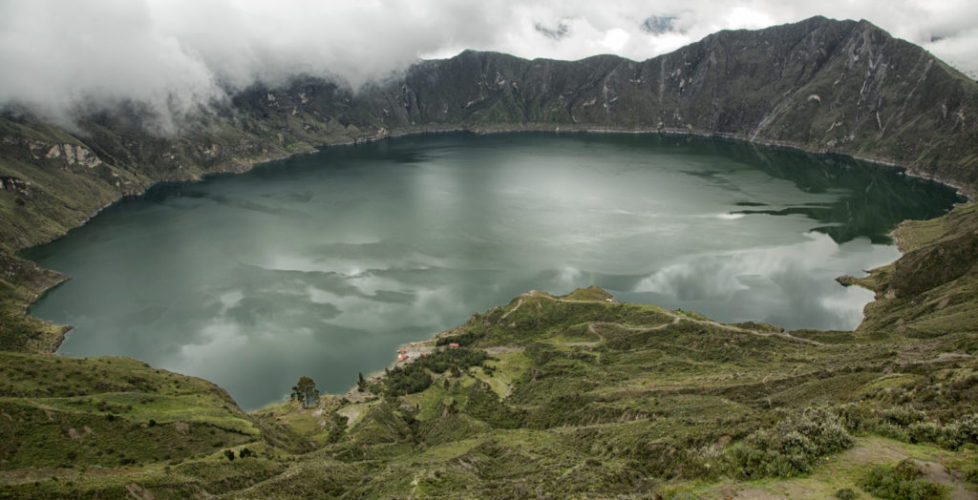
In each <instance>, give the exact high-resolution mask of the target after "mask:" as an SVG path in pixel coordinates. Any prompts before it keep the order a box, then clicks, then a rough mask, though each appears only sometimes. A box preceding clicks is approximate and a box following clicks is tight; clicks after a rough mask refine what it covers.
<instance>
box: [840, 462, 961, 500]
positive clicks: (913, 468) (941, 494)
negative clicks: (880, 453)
mask: <svg viewBox="0 0 978 500" xmlns="http://www.w3.org/2000/svg"><path fill="white" fill-rule="evenodd" d="M921 475H922V472H921V471H920V467H919V466H918V465H917V464H916V463H914V461H913V460H910V459H906V460H903V461H902V462H900V463H898V464H896V465H895V466H893V467H892V468H891V467H886V466H882V465H878V466H876V467H873V468H872V469H871V470H870V471H869V474H867V475H866V477H865V478H864V479H863V481H862V482H860V484H859V485H860V486H861V487H862V488H863V489H865V490H866V491H868V492H869V493H871V494H873V495H874V496H877V497H879V498H886V499H893V500H939V499H942V498H946V497H947V490H946V489H945V488H944V487H942V486H940V485H937V484H934V483H932V482H930V481H925V480H923V479H921V478H920V476H921Z"/></svg>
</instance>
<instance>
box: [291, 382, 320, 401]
mask: <svg viewBox="0 0 978 500" xmlns="http://www.w3.org/2000/svg"><path fill="white" fill-rule="evenodd" d="M292 399H293V400H295V401H298V402H299V403H301V404H302V407H303V408H309V407H310V406H313V405H315V404H316V402H317V401H318V400H319V389H316V382H313V380H312V379H311V378H309V377H300V378H299V383H297V384H296V385H294V386H292Z"/></svg>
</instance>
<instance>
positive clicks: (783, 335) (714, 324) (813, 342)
mask: <svg viewBox="0 0 978 500" xmlns="http://www.w3.org/2000/svg"><path fill="white" fill-rule="evenodd" d="M523 295H525V296H530V297H542V298H545V299H548V300H552V301H554V302H565V303H571V304H581V303H593V304H605V303H607V302H606V301H603V300H570V299H562V298H559V297H554V296H552V295H548V294H544V293H541V292H538V291H537V290H530V291H529V292H527V293H525V294H523ZM522 304H523V299H522V296H521V298H520V299H519V302H517V306H516V307H514V308H513V309H511V310H510V311H509V312H512V311H515V310H516V308H517V307H519V306H520V305H522ZM662 313H663V314H665V315H667V316H671V317H672V323H665V324H662V325H656V326H653V327H638V326H630V325H622V324H619V323H607V324H612V325H617V326H619V327H621V328H624V329H627V330H638V331H648V330H662V329H665V328H667V327H669V326H670V325H675V324H677V323H679V322H680V321H689V322H692V323H698V324H701V325H706V326H712V327H714V328H719V329H721V330H727V331H730V332H737V333H746V334H748V335H756V336H758V337H780V338H782V339H785V340H791V341H794V342H801V343H803V344H808V345H813V346H821V345H823V344H822V343H821V342H819V341H817V340H811V339H803V338H800V337H795V336H793V335H791V334H789V333H775V332H758V331H755V330H750V329H747V328H741V327H739V326H734V325H727V324H724V323H719V322H717V321H713V320H705V319H695V318H689V317H686V316H682V315H680V314H678V313H676V312H674V311H670V310H668V309H662ZM507 314H508V313H507ZM503 317H505V316H503ZM588 326H589V329H591V331H592V333H595V334H597V332H594V330H593V329H592V328H590V327H591V326H593V325H588ZM597 335H599V336H600V334H597ZM602 338H603V337H602ZM595 344H596V343H590V342H573V343H570V344H566V345H582V346H587V345H595Z"/></svg>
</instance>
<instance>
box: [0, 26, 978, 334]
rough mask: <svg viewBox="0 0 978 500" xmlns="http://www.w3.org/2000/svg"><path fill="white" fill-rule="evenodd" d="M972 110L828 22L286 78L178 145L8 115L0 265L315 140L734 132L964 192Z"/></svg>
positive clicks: (125, 113)
mask: <svg viewBox="0 0 978 500" xmlns="http://www.w3.org/2000/svg"><path fill="white" fill-rule="evenodd" d="M974 117H978V84H976V83H975V82H974V81H971V80H969V79H968V78H966V77H965V76H964V75H962V74H960V73H958V72H957V71H955V70H953V69H951V68H950V67H948V66H947V65H945V64H944V63H942V62H940V61H939V60H937V59H935V58H934V57H933V56H932V55H930V54H929V53H927V52H926V51H924V50H923V49H921V48H919V47H917V46H914V45H912V44H909V43H907V42H904V41H901V40H897V39H894V38H892V37H891V36H890V35H889V34H887V33H886V32H885V31H883V30H881V29H879V28H877V27H876V26H874V25H872V24H870V23H868V22H865V21H860V22H854V21H835V20H830V19H826V18H824V17H814V18H811V19H808V20H805V21H802V22H799V23H796V24H788V25H783V26H776V27H772V28H768V29H764V30H758V31H724V32H720V33H716V34H714V35H711V36H708V37H706V38H705V39H703V40H702V41H700V42H697V43H694V44H691V45H689V46H687V47H685V48H682V49H680V50H677V51H675V52H673V53H671V54H666V55H663V56H660V57H656V58H654V59H649V60H647V61H644V62H635V61H630V60H626V59H622V58H620V57H616V56H596V57H591V58H588V59H583V60H580V61H573V62H571V61H553V60H545V59H536V60H526V59H520V58H517V57H513V56H509V55H505V54H498V53H484V52H472V51H467V52H463V53H461V54H459V55H458V56H456V57H453V58H451V59H445V60H435V61H424V62H421V63H418V64H417V65H415V66H413V67H411V68H410V69H409V70H408V71H407V72H406V73H405V74H404V75H403V76H402V77H401V78H398V79H395V80H391V81H387V82H383V83H375V84H372V85H370V86H368V87H365V88H363V89H361V90H359V91H358V92H353V91H351V90H349V89H345V88H343V87H340V86H337V85H336V84H334V83H331V82H328V81H325V80H322V79H317V78H312V77H296V78H295V79H294V80H292V82H291V83H289V84H288V85H286V86H283V87H281V88H265V87H260V86H255V87H252V88H249V89H246V90H244V91H241V92H238V93H236V94H235V95H233V96H232V98H231V99H230V100H229V102H226V103H216V104H214V105H213V106H212V107H210V108H208V109H203V110H201V111H200V112H199V113H197V114H195V115H192V116H191V117H189V118H187V119H186V120H185V121H184V122H183V124H182V126H181V127H180V128H179V131H178V132H176V133H175V134H170V135H166V134H161V133H159V132H153V130H154V123H155V122H154V119H153V116H152V113H151V112H150V111H148V110H147V109H146V108H145V107H143V106H141V105H139V104H138V103H127V104H125V105H121V106H119V107H117V108H115V109H112V110H100V111H93V112H91V113H88V114H86V115H84V116H80V117H79V118H78V121H77V124H76V126H75V127H74V128H72V130H70V131H69V130H66V129H63V128H59V127H57V126H54V125H51V124H46V123H42V122H40V121H38V120H37V119H35V118H32V117H30V116H29V115H23V114H22V115H14V114H11V113H8V114H7V115H5V116H3V117H2V118H0V270H5V271H4V272H5V273H7V274H8V275H10V276H14V275H18V273H19V272H20V271H22V270H23V269H24V266H23V264H20V263H18V262H16V261H15V260H13V258H12V257H10V255H9V254H10V253H12V252H15V251H17V250H20V249H22V248H25V247H28V246H31V245H35V244H38V243H42V242H45V241H49V240H51V239H53V238H56V237H58V236H60V235H62V234H64V233H65V232H66V231H67V230H69V229H71V228H72V227H75V226H78V225H80V224H82V223H83V222H84V221H85V220H87V219H88V218H89V217H90V216H92V215H93V214H94V213H95V212H97V211H98V210H99V209H100V208H101V207H104V206H105V205H107V204H109V203H111V202H113V201H115V200H118V199H119V198H120V197H122V196H125V195H129V194H136V193H140V192H142V191H143V190H145V189H146V188H147V187H148V186H149V185H151V184H152V183H155V182H159V181H170V180H186V179H195V178H199V177H201V176H202V175H206V174H208V173H213V172H223V171H239V170H243V169H246V168H248V166H250V165H252V164H254V163H255V162H258V161H263V160H267V159H271V158H276V157H281V156H285V155H289V154H294V153H298V152H302V151H309V150H311V149H313V148H314V147H316V146H321V145H327V144H336V143H344V142H355V141H362V140H372V139H377V138H381V137H384V136H388V135H397V134H404V133H413V132H423V131H437V130H447V129H452V130H455V129H468V130H474V131H496V130H531V129H532V130H588V129H597V130H627V131H663V132H670V133H693V134H705V135H720V136H728V137H736V138H740V139H745V140H750V141H757V142H765V143H774V144H782V145H789V146H794V147H799V148H802V149H805V150H808V151H816V152H833V153H844V154H849V155H854V156H859V157H865V158H870V159H874V160H878V161H883V162H889V163H895V164H899V165H902V166H905V167H907V168H908V169H909V170H910V171H911V172H912V173H915V174H918V175H922V176H925V177H931V178H935V179H938V180H941V181H943V182H947V183H951V184H955V185H957V186H960V187H961V188H962V189H963V190H964V191H965V192H966V193H968V194H970V195H974V194H976V193H978V125H976V121H975V119H974ZM4 252H5V253H4ZM33 281H34V282H36V281H38V280H33ZM40 281H43V282H45V283H48V281H49V280H48V279H45V280H40ZM8 285H9V286H8ZM45 287H46V285H45V286H41V287H30V286H28V287H27V288H24V284H23V282H22V281H16V280H15V282H0V288H3V290H2V291H3V293H2V294H0V297H4V299H3V304H6V305H4V306H3V307H2V309H3V310H4V311H6V312H7V313H9V314H6V317H7V318H12V319H8V320H6V321H4V324H2V325H0V336H4V337H9V336H10V335H16V334H17V332H21V333H23V331H24V330H25V329H26V330H30V331H32V332H36V331H37V327H36V325H33V324H28V323H29V322H26V319H25V320H24V322H21V321H20V320H18V319H17V318H18V317H21V316H22V312H21V311H22V308H23V304H24V302H23V300H24V297H30V296H34V295H36V294H37V293H39V292H40V291H42V290H43V289H44V288H45ZM11 311H13V312H11ZM18 342H20V343H23V342H21V341H16V342H13V343H15V344H16V343H18ZM32 342H33V343H32V345H50V344H51V342H48V341H32ZM9 344H11V342H6V343H5V345H9Z"/></svg>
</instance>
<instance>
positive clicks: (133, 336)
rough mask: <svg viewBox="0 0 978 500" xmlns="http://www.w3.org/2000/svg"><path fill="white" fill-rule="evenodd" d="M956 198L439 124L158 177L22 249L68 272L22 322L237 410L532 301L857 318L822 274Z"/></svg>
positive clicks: (785, 166)
mask: <svg viewBox="0 0 978 500" xmlns="http://www.w3.org/2000/svg"><path fill="white" fill-rule="evenodd" d="M956 200H957V197H956V196H955V195H954V193H953V192H951V191H950V190H948V189H946V188H943V187H940V186H937V185H935V184H932V183H927V182H922V181H917V180H912V179H908V178H906V177H904V176H903V175H901V174H899V173H898V172H896V171H895V170H892V169H886V168H880V167H874V166H869V165H866V164H862V163H857V162H852V161H848V160H841V159H839V160H826V159H824V158H821V159H819V158H815V157H812V156H809V155H806V154H802V153H797V152H787V151H782V150H775V149H770V148H760V147H756V146H751V145H745V144H741V143H734V142H727V141H720V140H708V139H696V138H676V137H671V138H669V137H666V138H663V137H658V136H648V135H617V134H594V135H585V134H563V135H555V134H501V135H491V136H474V135H468V134H448V135H434V136H418V137H408V138H400V139H393V140H387V141H383V142H379V143H374V144H367V145H360V146H344V147H336V148H330V149H328V150H324V151H322V152H320V153H316V154H312V155H304V156H299V157H295V158H292V159H288V160H284V161H278V162H274V163H271V164H268V165H266V166H263V167H261V168H258V169H255V170H253V171H251V172H249V173H246V174H242V175H234V176H220V177H216V178H211V179H208V180H206V181H204V182H200V183H193V184H180V185H169V186H159V187H156V188H154V189H152V190H151V191H150V192H149V193H147V195H146V196H144V197H141V198H138V199H132V200H127V201H124V202H121V203H118V204H116V205H114V206H112V207H110V208H108V209H106V210H105V211H104V212H103V213H101V214H100V215H98V216H97V217H95V218H94V219H92V220H91V221H90V222H89V223H88V224H86V225H85V226H84V227H81V228H79V229H76V230H74V231H71V233H69V234H68V235H67V236H66V237H65V238H63V239H61V240H58V241H56V242H54V243H51V244H48V245H45V246H42V247H38V248H34V249H31V250H29V251H27V252H25V254H24V255H25V256H26V257H27V258H30V259H32V260H35V261H37V262H38V263H39V264H41V265H42V266H45V267H48V268H52V269H56V270H58V271H61V272H62V273H65V274H67V275H69V276H71V277H72V278H73V279H72V280H71V281H69V282H67V283H65V284H64V285H62V286H60V287H58V288H56V289H54V290H53V291H51V292H50V293H48V294H47V295H46V296H44V297H43V298H42V300H41V301H39V302H38V303H37V304H36V305H34V306H33V308H32V310H31V311H32V313H33V314H35V315H36V316H39V317H41V318H44V319H47V320H49V321H52V322H54V323H58V324H68V325H73V326H74V327H75V329H74V330H73V331H72V332H71V333H70V334H69V335H68V336H67V338H66V340H65V342H64V344H63V345H62V347H61V349H60V350H59V353H61V354H63V355H68V356H95V355H124V356H131V357H134V358H138V359H141V360H145V361H147V362H149V363H150V364H152V365H153V366H155V367H159V368H166V369H169V370H174V371H178V372H182V373H187V374H191V375H196V376H200V377H204V378H207V379H209V380H211V381H214V382H216V383H218V384H220V385H221V386H222V387H224V388H226V389H227V390H228V391H229V392H230V393H231V395H232V396H233V397H234V398H235V399H236V400H237V401H238V402H239V404H240V405H241V406H242V407H244V408H246V409H254V408H257V407H259V406H262V405H264V404H266V403H269V402H272V401H275V400H278V399H280V398H281V397H282V396H283V395H286V394H288V392H289V389H290V388H291V386H292V385H294V384H295V382H296V380H297V379H298V378H299V377H300V376H303V375H307V376H311V377H312V378H313V379H315V381H316V382H317V384H318V386H319V388H320V390H322V391H324V392H340V391H344V390H346V389H347V388H349V387H350V386H352V385H353V384H354V382H355V381H356V379H357V372H363V373H364V374H367V373H369V372H371V371H375V370H379V369H382V368H383V367H384V366H386V365H388V364H389V363H390V362H391V361H393V359H394V356H395V350H396V349H397V347H398V345H399V344H402V343H405V342H409V341H413V340H419V339H425V338H428V337H430V336H431V335H432V334H434V333H437V332H438V331H441V330H444V329H446V328H449V327H452V326H455V325H458V324H460V323H462V322H464V321H465V320H466V319H467V318H468V317H469V315H471V314H472V313H474V312H480V311H484V310H486V309H489V308H492V307H494V306H497V305H504V304H506V303H507V302H508V301H509V300H510V299H511V298H512V297H514V296H516V295H518V294H520V293H523V292H525V291H527V290H530V289H537V290H546V291H550V292H553V293H567V292H569V291H571V290H573V289H574V288H577V287H583V286H588V285H592V284H597V285H599V286H602V287H604V288H606V289H608V290H609V291H610V292H611V293H613V294H614V295H615V296H616V298H617V299H619V300H622V301H634V302H644V303H655V304H660V305H663V306H665V307H669V308H678V307H682V308H683V309H686V310H694V311H698V312H701V313H704V314H707V315H708V316H710V317H712V318H714V319H717V320H720V321H725V322H735V321H744V320H754V321H767V322H771V323H776V324H779V325H781V326H784V327H786V328H790V329H796V328H822V329H851V328H854V327H855V326H857V325H858V323H859V321H860V319H861V315H862V308H863V306H864V305H865V304H866V303H867V302H868V301H870V300H871V299H872V294H871V293H870V292H868V291H865V290H861V289H858V288H855V287H852V288H843V287H842V286H840V285H838V284H837V283H836V282H835V281H833V279H834V278H835V277H836V276H839V275H842V274H846V273H849V274H854V275H861V270H863V269H870V268H872V267H875V266H878V265H882V264H885V263H887V262H890V261H892V260H894V259H895V258H897V257H898V255H899V254H898V252H897V250H896V249H895V248H894V247H893V246H892V245H891V244H890V242H889V240H888V239H887V237H886V234H887V233H888V232H889V231H890V230H892V229H893V228H894V227H895V225H896V224H897V223H898V222H899V221H901V220H903V219H907V218H925V217H932V216H936V215H939V214H940V213H943V212H944V211H946V210H947V209H948V208H949V207H950V206H951V205H952V204H953V203H954V202H955V201H956Z"/></svg>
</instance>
